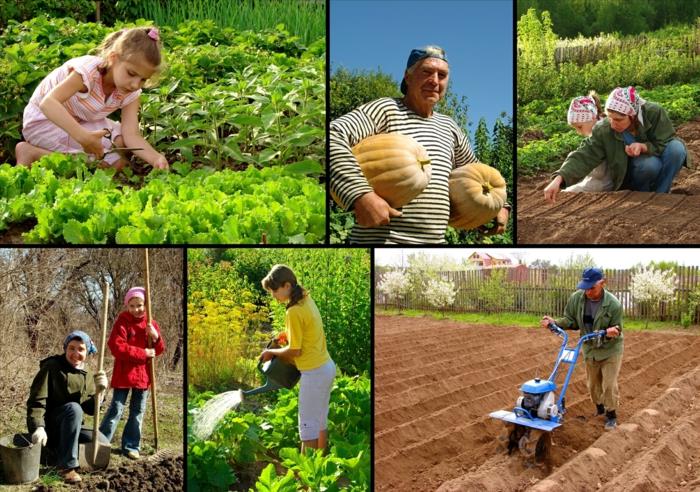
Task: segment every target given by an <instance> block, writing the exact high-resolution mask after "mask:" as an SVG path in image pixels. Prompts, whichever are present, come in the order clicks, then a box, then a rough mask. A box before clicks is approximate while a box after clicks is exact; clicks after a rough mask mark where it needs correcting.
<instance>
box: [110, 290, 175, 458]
mask: <svg viewBox="0 0 700 492" xmlns="http://www.w3.org/2000/svg"><path fill="white" fill-rule="evenodd" d="M124 306H125V307H126V309H125V310H124V311H122V312H121V313H120V314H119V316H118V317H117V319H116V321H115V322H114V326H113V327H112V332H111V333H110V335H109V341H108V342H107V345H108V346H109V349H110V351H111V352H112V355H113V356H114V372H113V373H112V382H111V386H112V388H113V389H114V395H113V396H112V403H111V404H110V406H109V410H107V413H106V414H105V416H104V419H103V420H102V423H101V425H100V431H101V432H102V433H103V434H104V435H105V436H106V437H107V439H109V441H110V442H111V441H112V437H113V436H114V432H115V431H116V429H117V425H118V424H119V420H120V419H121V416H122V413H123V411H124V407H125V405H126V399H127V397H128V395H129V391H130V390H131V401H130V403H129V418H128V420H127V421H126V425H125V426H124V432H123V433H122V443H121V449H122V453H124V454H125V455H126V456H127V457H129V458H131V459H138V458H139V450H140V447H141V422H142V420H143V414H144V411H145V410H146V402H147V400H148V388H150V386H151V375H150V373H149V371H148V366H147V362H148V360H149V359H151V358H153V357H155V356H158V355H160V354H162V353H163V351H164V350H165V344H164V342H163V337H161V335H160V328H159V327H158V323H156V321H155V320H151V322H150V323H147V320H146V291H145V289H144V288H143V287H133V288H131V289H129V291H128V292H127V293H126V295H125V296H124ZM149 338H150V341H151V344H150V346H151V347H152V348H148V347H149V343H148V342H149V340H148V339H149Z"/></svg>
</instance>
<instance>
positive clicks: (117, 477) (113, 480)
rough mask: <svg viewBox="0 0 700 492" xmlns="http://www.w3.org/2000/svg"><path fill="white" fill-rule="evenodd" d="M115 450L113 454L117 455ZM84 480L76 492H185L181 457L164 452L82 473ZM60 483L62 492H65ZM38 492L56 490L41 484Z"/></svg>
mask: <svg viewBox="0 0 700 492" xmlns="http://www.w3.org/2000/svg"><path fill="white" fill-rule="evenodd" d="M115 452H116V451H113V453H115ZM81 477H82V478H83V481H82V482H81V483H80V485H79V486H78V487H76V490H81V491H90V492H105V491H127V490H128V491H131V490H133V491H138V492H149V491H152V492H156V491H162V492H168V491H172V492H175V491H177V492H181V491H182V490H184V483H185V481H184V463H183V459H182V456H181V455H177V454H176V453H174V452H173V451H169V450H165V451H161V452H159V453H156V454H155V455H153V456H152V457H150V458H142V459H141V460H139V461H124V462H122V463H120V464H118V465H116V466H115V465H114V460H113V462H112V463H110V466H109V467H107V469H106V470H103V471H95V472H92V473H81ZM66 487H67V486H64V485H63V484H61V486H60V488H59V490H66ZM33 490H35V491H37V492H50V491H52V490H55V489H54V488H53V487H51V486H46V485H39V486H37V487H36V488H35V489H33Z"/></svg>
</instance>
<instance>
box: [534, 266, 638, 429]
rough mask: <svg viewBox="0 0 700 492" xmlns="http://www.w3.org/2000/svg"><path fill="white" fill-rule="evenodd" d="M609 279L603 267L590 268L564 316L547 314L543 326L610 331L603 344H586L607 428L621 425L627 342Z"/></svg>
mask: <svg viewBox="0 0 700 492" xmlns="http://www.w3.org/2000/svg"><path fill="white" fill-rule="evenodd" d="M605 284H606V278H605V275H604V274H603V270H601V269H600V268H586V269H585V270H584V271H583V274H582V275H581V281H580V282H579V283H578V285H577V286H576V287H577V288H578V289H579V290H577V291H576V292H574V293H573V294H572V295H571V297H570V298H569V300H568V302H567V303H566V307H565V308H564V317H562V318H558V319H554V318H551V317H549V316H543V317H542V321H541V322H540V325H541V326H542V327H543V328H546V327H547V326H548V325H549V323H552V322H553V323H556V324H557V325H559V326H561V327H562V328H563V329H565V330H581V335H585V334H587V333H592V332H594V331H598V330H606V331H607V335H606V337H605V339H604V340H603V341H602V342H601V343H596V342H595V341H589V342H586V343H584V344H583V358H584V360H585V362H586V376H587V378H588V391H589V392H590V394H591V400H593V403H595V405H596V415H605V430H613V429H614V428H615V427H617V414H616V410H617V405H618V399H619V392H618V387H617V377H618V375H619V373H620V365H621V364H622V352H623V349H624V341H623V338H624V337H623V335H622V304H620V301H619V300H618V299H617V297H615V296H614V295H613V294H611V293H610V292H608V291H607V290H605Z"/></svg>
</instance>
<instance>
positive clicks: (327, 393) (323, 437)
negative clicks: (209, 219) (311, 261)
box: [260, 265, 335, 452]
mask: <svg viewBox="0 0 700 492" xmlns="http://www.w3.org/2000/svg"><path fill="white" fill-rule="evenodd" d="M262 286H263V288H264V289H265V290H267V291H268V292H270V294H272V297H274V298H275V299H276V300H277V301H278V302H281V303H283V304H286V305H287V310H286V316H285V327H286V329H287V338H288V340H289V344H288V345H287V346H286V347H283V348H278V349H266V350H264V351H263V353H262V354H261V356H260V358H261V359H262V360H263V361H267V360H270V359H272V357H282V358H283V359H285V360H287V361H289V362H291V363H293V364H294V365H295V366H296V367H297V369H299V371H300V372H301V380H300V382H299V437H300V438H301V451H302V452H304V450H305V449H306V448H315V449H325V448H326V445H327V443H328V404H329V401H330V398H331V389H332V388H333V379H334V378H335V363H334V362H333V359H331V356H330V355H329V354H328V350H327V349H326V336H325V334H324V332H323V322H322V321H321V313H319V311H318V308H317V307H316V303H315V302H314V300H313V299H312V298H311V296H310V295H309V293H308V292H307V291H306V289H304V288H303V287H302V286H301V285H299V284H298V283H297V278H296V276H295V275H294V272H293V271H292V270H291V268H289V267H288V266H285V265H275V266H273V267H272V270H270V273H268V274H267V276H266V277H265V278H264V279H263V280H262Z"/></svg>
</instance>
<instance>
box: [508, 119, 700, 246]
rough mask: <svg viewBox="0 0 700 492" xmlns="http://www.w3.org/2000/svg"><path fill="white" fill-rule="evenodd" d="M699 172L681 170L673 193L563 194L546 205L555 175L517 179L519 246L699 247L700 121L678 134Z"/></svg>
mask: <svg viewBox="0 0 700 492" xmlns="http://www.w3.org/2000/svg"><path fill="white" fill-rule="evenodd" d="M676 132H677V134H678V136H680V137H681V138H682V139H683V140H684V141H685V142H686V144H687V146H688V151H689V152H690V154H691V156H692V159H693V163H694V165H695V166H698V169H694V170H689V169H687V168H683V169H681V172H680V173H679V174H678V176H676V179H675V180H674V183H673V186H672V188H671V193H670V194H667V193H645V192H638V191H615V192H610V193H559V195H558V196H557V201H556V203H555V204H553V205H552V204H549V203H547V202H545V201H544V198H543V194H544V188H545V187H546V186H547V184H548V182H549V180H550V175H549V174H541V175H539V176H537V177H523V178H519V179H518V183H517V184H518V189H517V202H516V203H517V207H516V214H517V216H516V217H517V241H518V244H697V243H699V242H700V221H699V220H698V218H697V210H700V121H692V122H689V123H685V124H683V125H681V126H680V127H678V129H677V130H676Z"/></svg>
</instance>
